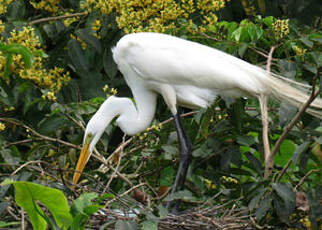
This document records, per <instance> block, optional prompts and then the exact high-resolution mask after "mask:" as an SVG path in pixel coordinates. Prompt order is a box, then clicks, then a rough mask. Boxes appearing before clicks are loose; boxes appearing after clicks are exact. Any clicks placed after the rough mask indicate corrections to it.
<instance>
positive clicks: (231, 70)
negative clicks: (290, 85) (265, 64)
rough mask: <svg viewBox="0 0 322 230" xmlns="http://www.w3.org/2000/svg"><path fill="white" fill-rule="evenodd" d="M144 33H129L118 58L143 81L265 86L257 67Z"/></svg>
mask: <svg viewBox="0 0 322 230" xmlns="http://www.w3.org/2000/svg"><path fill="white" fill-rule="evenodd" d="M141 35H144V34H141ZM145 35H146V36H137V35H136V36H133V37H130V39H128V41H127V43H126V44H124V45H123V46H124V47H126V49H124V51H123V54H124V55H123V56H122V58H123V59H126V60H125V61H126V63H128V64H129V66H130V67H131V68H132V70H133V71H134V72H135V73H136V75H137V76H138V77H140V78H142V79H144V80H146V81H153V82H159V83H164V84H170V85H193V86H196V87H201V88H210V89H217V90H221V91H225V90H227V91H233V90H234V89H239V90H241V91H245V92H249V93H251V94H257V93H259V92H261V91H264V90H265V88H264V86H263V84H262V83H261V81H260V79H259V78H258V77H257V76H255V75H265V74H264V70H262V69H260V68H259V67H256V66H253V65H251V64H249V63H247V62H245V61H243V60H240V59H238V58H236V57H233V56H231V55H229V54H226V53H224V52H222V51H219V50H216V49H213V48H210V47H207V46H204V45H201V44H198V43H195V42H190V41H186V40H183V39H179V38H175V37H171V36H167V35H160V34H148V33H147V34H145ZM128 36H129V35H128ZM118 45H119V44H118Z"/></svg>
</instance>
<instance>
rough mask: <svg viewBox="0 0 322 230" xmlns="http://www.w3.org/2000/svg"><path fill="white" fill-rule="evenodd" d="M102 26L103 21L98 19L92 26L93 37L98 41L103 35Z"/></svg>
mask: <svg viewBox="0 0 322 230" xmlns="http://www.w3.org/2000/svg"><path fill="white" fill-rule="evenodd" d="M101 27H102V24H101V21H100V20H98V19H96V20H95V21H94V23H93V24H92V30H93V31H94V33H93V36H94V37H96V38H97V39H100V38H101V35H100V34H99V30H100V29H101Z"/></svg>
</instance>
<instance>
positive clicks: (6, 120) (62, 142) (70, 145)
mask: <svg viewBox="0 0 322 230" xmlns="http://www.w3.org/2000/svg"><path fill="white" fill-rule="evenodd" d="M0 121H4V122H7V123H11V124H14V125H19V126H22V127H24V128H25V129H27V130H29V131H30V132H31V133H32V134H33V135H35V136H37V137H40V138H42V139H43V140H46V141H51V142H57V143H60V144H63V145H66V146H68V147H72V148H74V149H78V150H80V149H81V148H80V147H79V146H77V145H74V144H72V143H69V142H67V141H63V140H60V139H58V138H52V137H48V136H45V135H42V134H40V133H38V132H37V131H35V130H34V129H32V128H30V127H29V126H28V125H25V124H23V123H22V122H20V121H17V120H13V119H7V118H0Z"/></svg>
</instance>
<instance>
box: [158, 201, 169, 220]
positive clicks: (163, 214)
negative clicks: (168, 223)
mask: <svg viewBox="0 0 322 230" xmlns="http://www.w3.org/2000/svg"><path fill="white" fill-rule="evenodd" d="M158 210H159V216H160V218H165V217H166V216H167V215H168V214H169V212H168V209H167V208H166V207H164V206H163V205H162V204H159V205H158Z"/></svg>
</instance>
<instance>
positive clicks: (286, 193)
mask: <svg viewBox="0 0 322 230" xmlns="http://www.w3.org/2000/svg"><path fill="white" fill-rule="evenodd" d="M272 187H273V189H274V190H275V192H276V193H277V195H278V196H279V197H280V198H282V200H283V201H284V202H285V203H287V204H288V203H294V204H295V193H294V191H293V189H292V188H290V187H289V186H287V185H286V184H284V183H273V184H272Z"/></svg>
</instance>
